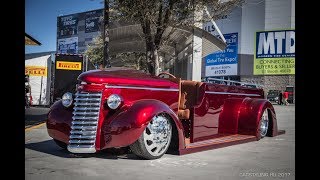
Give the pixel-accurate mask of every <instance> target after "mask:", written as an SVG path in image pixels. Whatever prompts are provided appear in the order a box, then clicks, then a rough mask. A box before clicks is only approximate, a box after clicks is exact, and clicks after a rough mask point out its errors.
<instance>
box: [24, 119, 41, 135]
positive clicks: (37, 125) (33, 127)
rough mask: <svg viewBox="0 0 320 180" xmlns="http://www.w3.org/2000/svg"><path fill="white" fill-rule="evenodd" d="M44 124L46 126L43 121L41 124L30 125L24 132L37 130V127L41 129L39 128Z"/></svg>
mask: <svg viewBox="0 0 320 180" xmlns="http://www.w3.org/2000/svg"><path fill="white" fill-rule="evenodd" d="M45 124H46V123H45V121H41V122H39V123H37V124H34V125H30V126H29V127H25V129H24V131H25V132H27V131H30V130H32V129H35V128H39V127H41V126H43V125H45Z"/></svg>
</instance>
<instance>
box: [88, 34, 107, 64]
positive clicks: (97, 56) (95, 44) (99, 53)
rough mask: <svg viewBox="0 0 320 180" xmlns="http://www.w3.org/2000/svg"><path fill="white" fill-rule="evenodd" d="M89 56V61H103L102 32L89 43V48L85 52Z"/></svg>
mask: <svg viewBox="0 0 320 180" xmlns="http://www.w3.org/2000/svg"><path fill="white" fill-rule="evenodd" d="M84 54H85V55H87V56H88V59H89V61H91V62H92V63H93V64H95V65H97V64H98V65H99V64H102V62H103V39H102V35H101V34H100V35H99V36H97V37H96V38H94V39H93V41H92V44H89V45H88V47H87V50H86V51H85V52H84Z"/></svg>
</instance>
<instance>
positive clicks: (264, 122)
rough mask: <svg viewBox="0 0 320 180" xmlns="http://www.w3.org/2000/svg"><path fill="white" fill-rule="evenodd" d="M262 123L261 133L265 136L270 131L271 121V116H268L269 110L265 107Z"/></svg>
mask: <svg viewBox="0 0 320 180" xmlns="http://www.w3.org/2000/svg"><path fill="white" fill-rule="evenodd" d="M260 121H261V124H260V135H261V137H264V136H266V135H267V132H268V125H269V124H268V123H269V118H268V110H267V109H265V110H264V112H263V114H262V116H261V120H260Z"/></svg>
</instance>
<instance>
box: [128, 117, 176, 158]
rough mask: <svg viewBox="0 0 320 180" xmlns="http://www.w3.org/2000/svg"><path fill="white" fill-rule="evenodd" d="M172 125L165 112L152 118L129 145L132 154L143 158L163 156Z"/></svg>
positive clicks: (168, 141) (169, 139)
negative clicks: (136, 138)
mask: <svg viewBox="0 0 320 180" xmlns="http://www.w3.org/2000/svg"><path fill="white" fill-rule="evenodd" d="M171 136H172V125H171V122H170V120H169V119H168V118H167V117H166V116H165V114H158V115H156V116H154V117H153V118H152V120H151V121H150V123H149V124H148V126H147V127H146V129H145V130H144V131H143V133H142V134H141V136H140V137H139V139H138V140H137V141H136V142H134V143H133V144H132V145H130V149H131V150H132V152H133V153H134V154H136V155H137V156H139V157H140V158H143V159H157V158H160V157H161V156H163V155H164V154H165V153H166V152H167V150H168V147H169V145H170V142H171Z"/></svg>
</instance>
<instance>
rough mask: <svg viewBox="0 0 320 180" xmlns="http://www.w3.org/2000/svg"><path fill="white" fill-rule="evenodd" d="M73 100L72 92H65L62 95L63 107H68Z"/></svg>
mask: <svg viewBox="0 0 320 180" xmlns="http://www.w3.org/2000/svg"><path fill="white" fill-rule="evenodd" d="M72 102H73V98H72V93H70V92H66V93H64V94H63V96H62V105H63V106H64V107H70V106H71V104H72Z"/></svg>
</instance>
